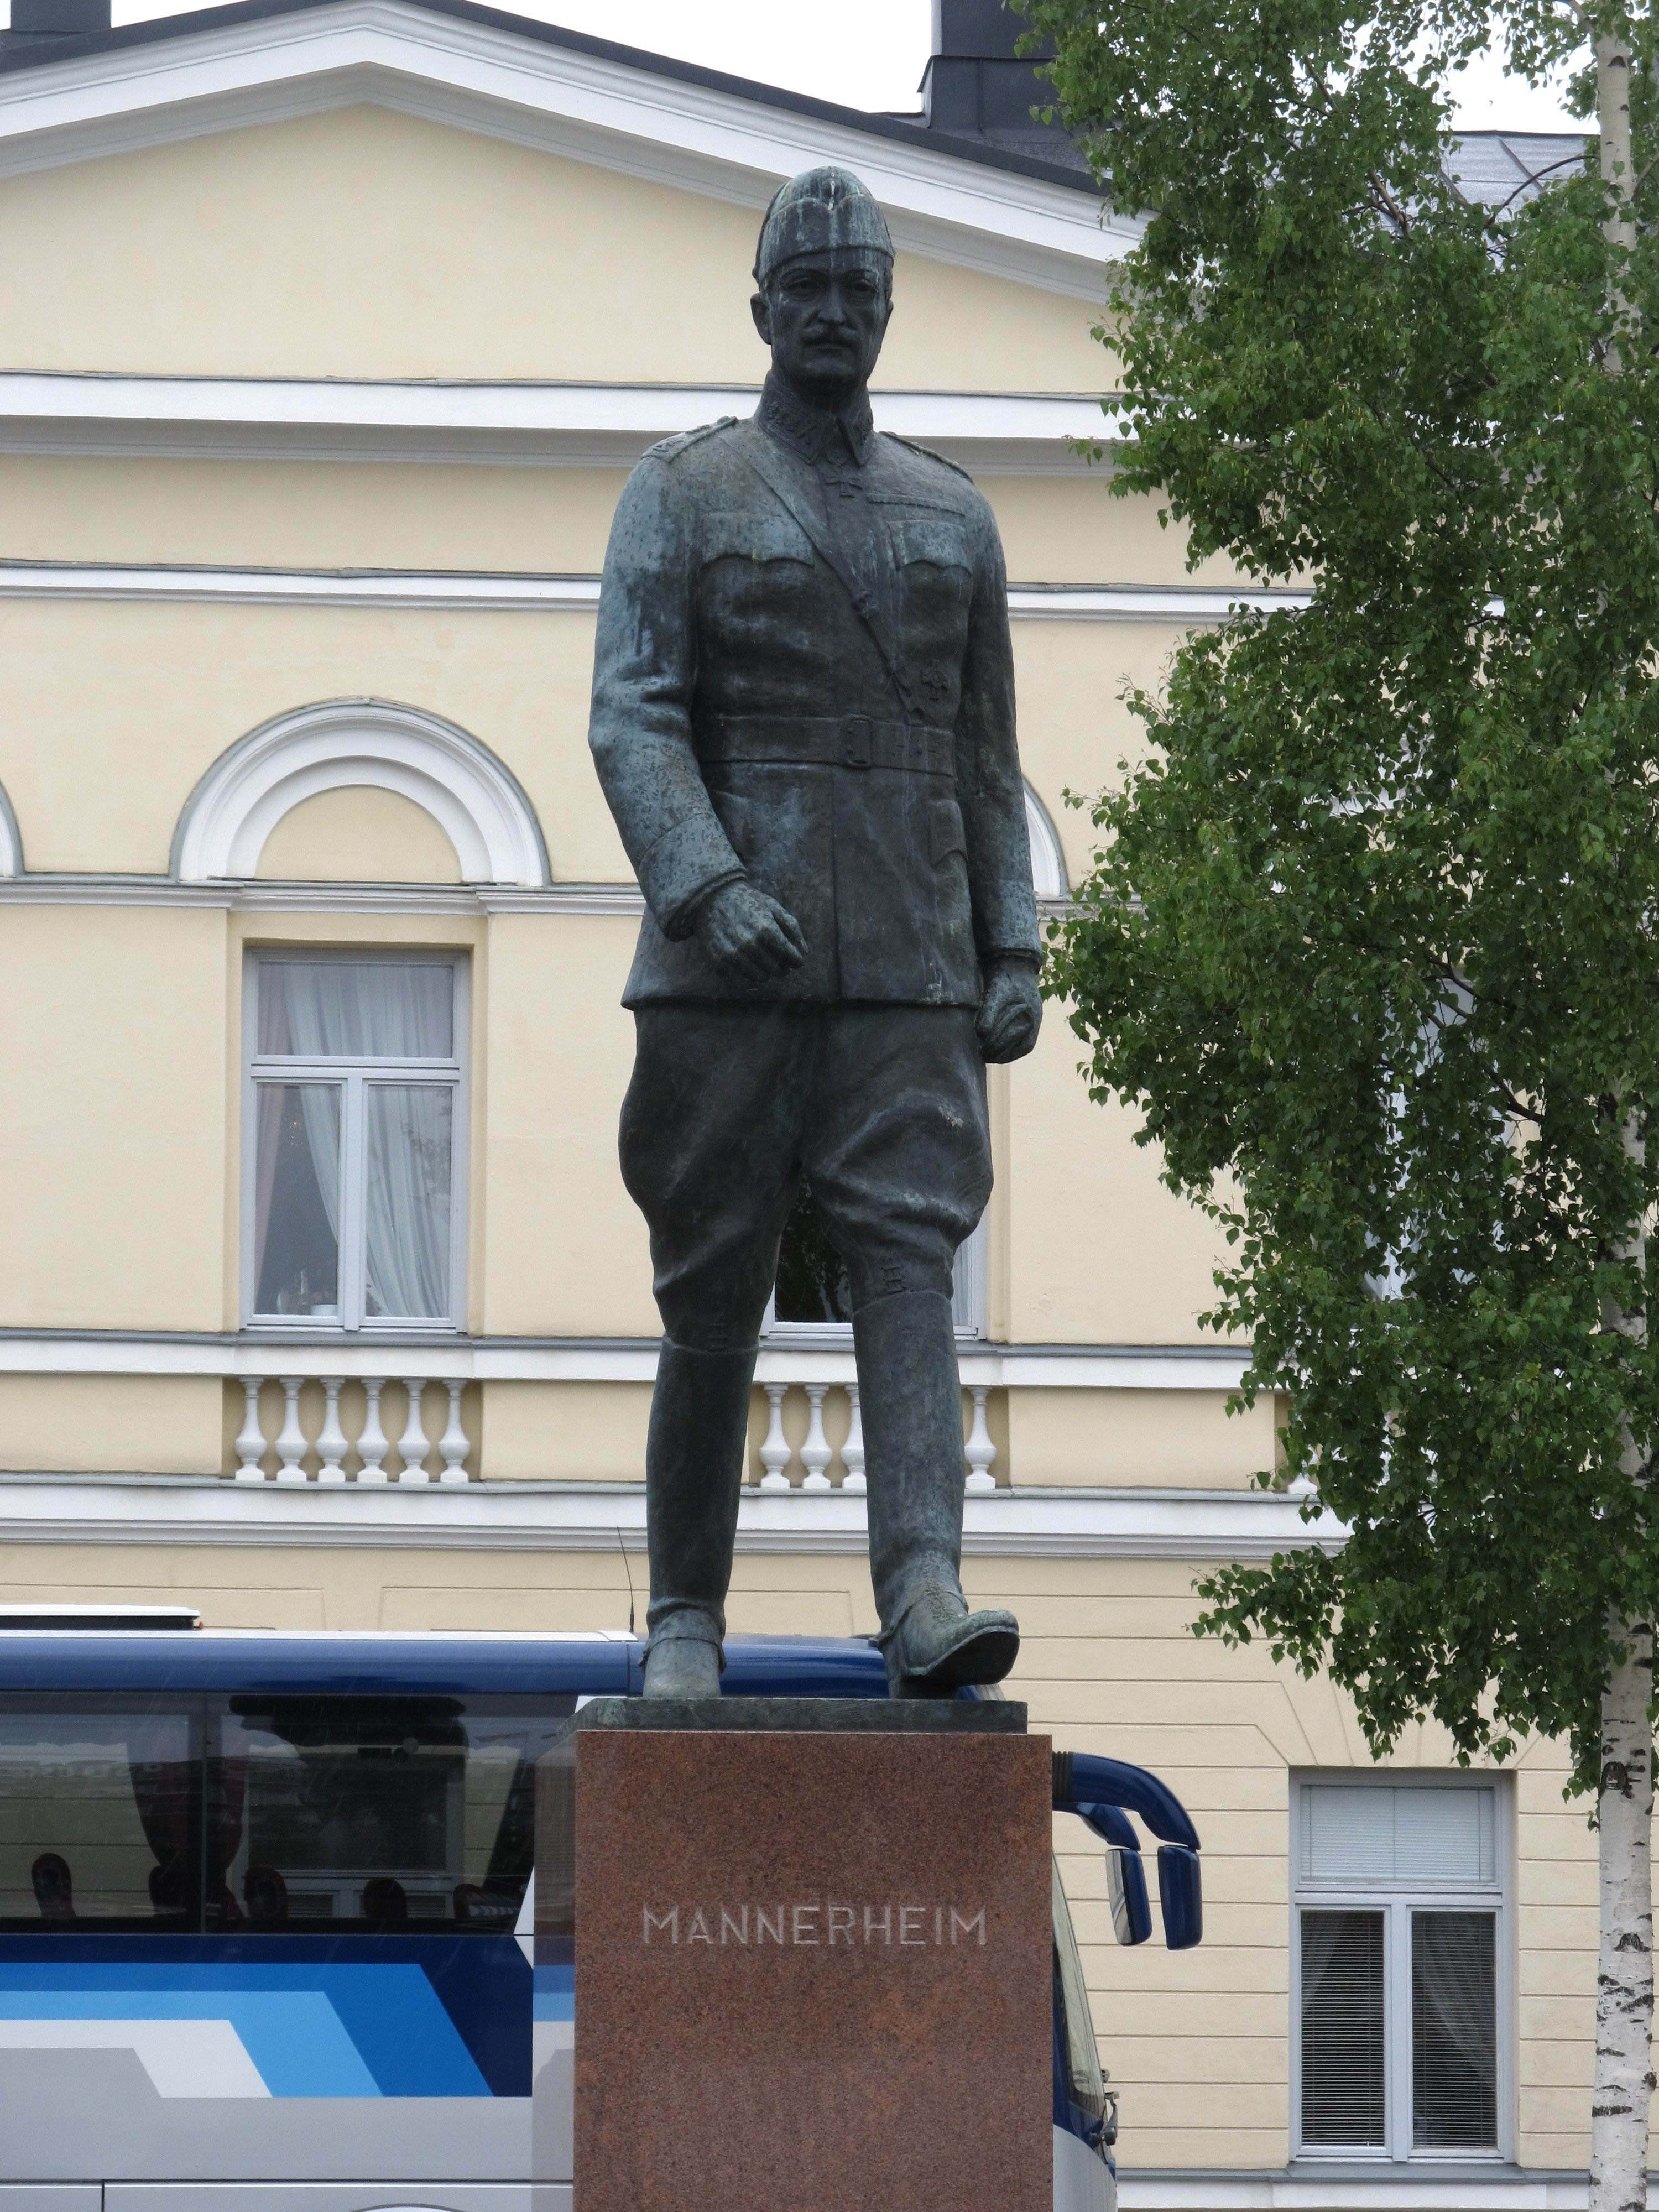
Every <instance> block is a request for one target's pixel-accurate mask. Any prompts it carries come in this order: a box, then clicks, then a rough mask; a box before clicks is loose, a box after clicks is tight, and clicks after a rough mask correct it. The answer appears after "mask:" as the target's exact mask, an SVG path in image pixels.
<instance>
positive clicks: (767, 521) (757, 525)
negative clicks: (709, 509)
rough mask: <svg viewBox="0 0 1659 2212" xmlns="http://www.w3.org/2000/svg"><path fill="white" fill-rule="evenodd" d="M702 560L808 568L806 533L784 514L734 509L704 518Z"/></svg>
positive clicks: (808, 546) (809, 546) (809, 555)
mask: <svg viewBox="0 0 1659 2212" xmlns="http://www.w3.org/2000/svg"><path fill="white" fill-rule="evenodd" d="M702 558H703V561H704V562H705V564H708V563H712V562H715V561H749V562H757V563H759V562H767V561H799V562H804V563H805V565H806V566H807V567H809V568H810V567H811V561H812V548H811V544H810V543H809V542H808V540H807V536H806V532H805V531H804V530H803V529H802V528H801V527H800V525H799V523H798V522H796V521H794V520H793V519H792V518H791V517H790V516H788V515H787V514H750V513H747V512H739V511H738V510H736V509H732V510H730V511H724V512H718V513H714V514H711V515H709V516H708V519H707V520H706V521H705V522H704V524H703V527H702Z"/></svg>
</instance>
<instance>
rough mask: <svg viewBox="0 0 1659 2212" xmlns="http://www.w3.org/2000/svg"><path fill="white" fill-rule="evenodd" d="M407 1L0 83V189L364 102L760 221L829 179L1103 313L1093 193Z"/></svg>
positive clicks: (1119, 238) (245, 29) (935, 246)
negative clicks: (785, 182) (785, 200)
mask: <svg viewBox="0 0 1659 2212" xmlns="http://www.w3.org/2000/svg"><path fill="white" fill-rule="evenodd" d="M537 28H538V27H536V26H527V27H526V33H518V32H514V31H511V30H507V29H503V28H501V27H498V26H496V25H493V24H484V23H480V22H477V21H472V20H466V19H461V18H458V17H455V16H452V15H447V14H445V13H441V12H439V11H437V10H435V9H427V8H422V7H420V6H416V5H411V4H409V0H337V4H335V5H332V6H325V7H319V8H309V9H298V10H295V11H293V12H286V13H282V14H276V15H268V16H263V17H260V18H258V19H257V20H255V21H243V22H240V23H234V24H228V25H220V26H217V27H207V28H204V29H202V30H199V31H187V32H180V33H176V34H173V35H169V36H167V37H165V38H161V37H155V38H149V39H143V40H135V42H134V43H132V44H131V45H124V46H118V47H114V48H112V49H109V50H106V51H105V52H100V53H95V54H88V55H84V56H82V57H80V58H74V59H69V60H65V61H63V62H59V63H54V64H48V65H46V66H42V67H38V68H33V69H27V70H16V71H14V72H10V73H8V74H6V75H3V76H0V176H6V175H15V174H17V173H21V172H23V171H26V170H30V169H40V168H48V167H56V166H59V165H61V164H64V163H68V162H75V161H88V160H92V159H95V158H98V157H100V156H102V155H109V154H113V153H120V152H126V151H131V150H133V149H137V148H140V147H145V146H154V145H161V144H165V143H169V142H171V141H173V140H177V139H181V138H187V137H198V136H200V135H202V134H204V133H207V132H211V131H228V130H233V129H235V128H238V127H240V126H246V125H255V124H262V123H270V122H274V121H278V120H282V119H283V118H291V117H295V116H299V115H305V114H313V113H316V112H319V111H320V110H324V109H327V108H333V107H344V106H356V105H360V104H364V103H367V104H369V105H375V106H386V107H390V108H392V109H395V110H398V111H399V112H402V113H404V114H408V115H411V116H416V117H420V118H425V119H427V120H428V121H433V122H438V123H444V124H448V125H453V126H454V127H456V128H459V129H461V130H465V131H474V132H477V133H480V134H482V135H483V136H486V137H498V138H501V139H506V140H508V141H510V142H512V143H515V144H519V145H524V146H529V147H533V148H536V149H540V150H543V151H546V152H550V153H556V154H559V155H563V156H565V157H567V158H568V159H571V160H575V161H586V162H590V163H592V164H594V165H596V166H598V167H605V168H611V169H617V170H620V171H622V172H623V173H627V174H629V175H633V176H638V177H642V178H647V179H651V180H653V181H655V182H659V183H665V184H671V185H678V186H679V187H681V188H682V189H684V190H689V191H696V192H700V193H703V194H705V195H707V196H709V197H714V198H717V199H723V200H727V201H732V202H735V203H736V204H739V205H743V206H748V207H753V208H757V209H759V208H763V207H764V206H765V204H766V203H767V201H768V200H769V198H770V197H771V195H772V193H773V191H775V189H776V187H777V185H778V184H779V183H780V182H781V180H782V179H784V178H786V177H789V176H793V175H794V174H796V173H798V172H799V170H801V169H805V168H809V167H814V166H815V165H817V164H819V163H823V162H836V163H840V164H842V165H843V166H845V167H848V168H852V169H854V170H856V172H857V173H858V174H859V175H860V176H861V177H862V178H863V179H864V180H865V181H866V184H867V185H869V186H870V188H871V190H872V191H873V192H874V193H875V195H876V197H877V198H878V200H879V201H880V202H881V204H882V206H883V208H884V211H885V213H886V216H887V219H888V222H889V224H890V228H891V229H892V233H893V237H894V240H895V242H896V244H897V245H899V246H901V247H904V248H907V249H908V250H910V251H912V252H918V253H921V254H924V255H927V256H928V257H929V258H934V259H938V260H941V261H945V262H951V263H954V264H957V265H959V266H963V267H967V268H971V269H976V270H981V271H983V272H985V273H987V274H989V275H993V276H1003V277H1011V278H1012V279H1014V280H1015V281H1017V282H1019V283H1027V284H1033V285H1036V286H1039V287H1041V288H1042V289H1045V290H1051V291H1058V292H1061V293H1066V294H1070V295H1074V296H1076V297H1079V298H1083V299H1088V300H1091V301H1092V300H1097V299H1098V298H1099V297H1100V294H1101V272H1102V270H1103V267H1104V265H1105V264H1106V263H1107V262H1108V261H1109V260H1112V259H1114V258H1116V257H1117V256H1118V255H1119V254H1121V253H1122V252H1124V251H1125V250H1126V249H1127V246H1129V245H1130V244H1132V243H1133V240H1134V238H1135V236H1136V234H1137V233H1138V229H1139V226H1138V225H1135V224H1133V223H1130V222H1123V221H1121V220H1120V219H1117V218H1115V217H1114V216H1112V215H1111V214H1110V212H1109V210H1108V211H1106V213H1105V214H1104V215H1103V211H1102V208H1101V205H1100V203H1099V202H1098V201H1097V199H1096V198H1095V197H1094V196H1093V195H1092V194H1091V193H1090V192H1087V191H1078V190H1076V189H1073V188H1068V187H1066V185H1058V184H1051V183H1048V182H1046V181H1044V180H1043V179H1040V178H1036V177H1027V176H1023V175H1019V174H1017V173H1013V172H1012V171H1008V170H1003V169H1000V168H997V167H992V166H990V165H988V164H982V163H980V162H977V161H967V160H963V159H962V158H961V157H959V156H954V155H950V154H947V153H943V152H940V151H939V150H938V149H935V148H933V147H930V146H927V145H925V144H921V143H915V142H914V141H912V140H908V139H902V138H895V137H887V136H884V135H883V134H881V133H880V132H879V131H875V130H870V131H866V130H861V129H860V128H859V127H857V126H856V125H853V124H850V123H842V122H839V121H836V120H835V119H834V118H831V117H827V116H825V115H823V114H819V113H814V112H805V111H803V110H800V109H797V108H795V107H793V106H790V105H788V104H784V103H780V104H776V105H775V104H774V103H773V102H771V101H770V100H765V99H762V98H758V97H744V95H743V94H741V93H740V92H738V91H733V90H731V89H727V88H720V87H715V86H711V85H709V84H707V83H702V82H692V81H689V80H687V79H685V78H683V77H679V76H675V75H672V74H668V73H659V72H658V71H656V70H651V69H647V68H641V67H639V66H635V65H630V64H628V63H626V62H623V61H619V60H617V59H615V58H611V57H607V56H602V55H597V54H592V53H588V52H582V51H580V49H578V48H576V47H574V46H562V45H559V44H556V43H552V42H550V41H547V40H543V39H541V38H538V37H536V36H534V35H533V33H534V31H535V30H536V29H537Z"/></svg>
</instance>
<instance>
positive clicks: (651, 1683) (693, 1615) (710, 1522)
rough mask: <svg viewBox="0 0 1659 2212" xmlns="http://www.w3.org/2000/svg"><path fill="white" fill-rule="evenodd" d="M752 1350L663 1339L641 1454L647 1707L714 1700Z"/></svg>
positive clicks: (721, 1663)
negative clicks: (647, 1597)
mask: <svg viewBox="0 0 1659 2212" xmlns="http://www.w3.org/2000/svg"><path fill="white" fill-rule="evenodd" d="M755 1354H756V1347H755V1346H752V1345H751V1346H750V1347H749V1349H748V1350H747V1351H746V1352H693V1351H690V1350H689V1349H688V1347H687V1346H684V1345H683V1344H675V1343H673V1342H671V1340H669V1339H668V1338H666V1337H665V1338H664V1339H663V1346H662V1352H661V1356H660V1358H659V1360H658V1363H657V1387H656V1390H655V1392H654V1393H653V1396H652V1400H651V1426H650V1430H649V1431H648V1434H647V1439H646V1447H645V1520H646V1549H647V1554H648V1556H649V1559H650V1562H651V1605H650V1609H649V1611H648V1612H647V1614H646V1620H647V1626H649V1628H650V1632H651V1639H650V1642H649V1644H648V1645H647V1650H646V1661H645V1694H646V1696H647V1698H717V1697H718V1696H719V1695H720V1673H721V1670H722V1668H724V1667H725V1664H726V1657H725V1653H724V1651H723V1650H722V1648H721V1647H722V1645H723V1644H724V1641H725V1638H726V1589H727V1588H728V1586H729V1584H730V1583H731V1580H732V1544H733V1541H734V1540H735V1538H736V1536H737V1532H738V1494H739V1492H740V1491H741V1490H742V1487H743V1461H744V1450H745V1449H746V1448H747V1443H748V1436H749V1390H750V1384H751V1383H752V1382H753V1380H754V1375H755Z"/></svg>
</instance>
